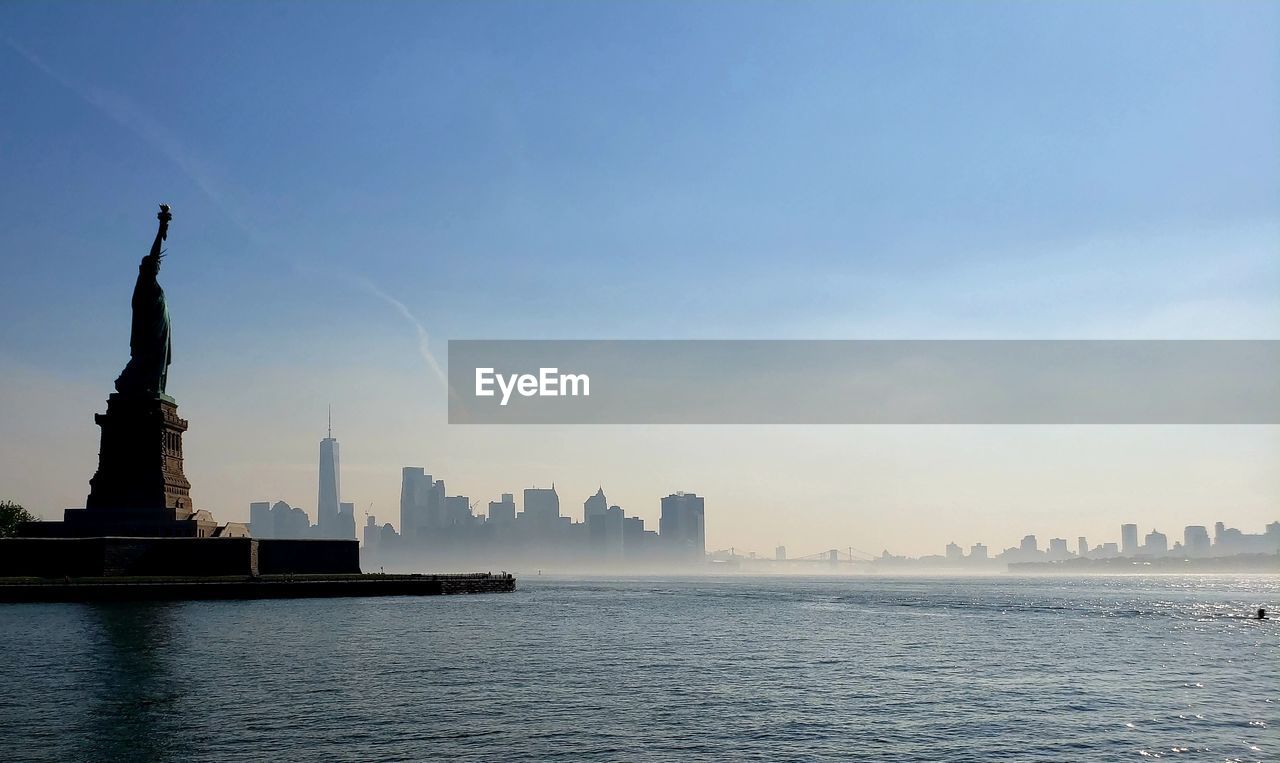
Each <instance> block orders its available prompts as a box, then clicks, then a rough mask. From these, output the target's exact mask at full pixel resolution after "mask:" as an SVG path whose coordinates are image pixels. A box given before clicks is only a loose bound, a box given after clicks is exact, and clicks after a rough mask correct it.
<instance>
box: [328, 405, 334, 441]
mask: <svg viewBox="0 0 1280 763" xmlns="http://www.w3.org/2000/svg"><path fill="white" fill-rule="evenodd" d="M329 439H330V440H332V439H333V406H332V405H330V406H329Z"/></svg>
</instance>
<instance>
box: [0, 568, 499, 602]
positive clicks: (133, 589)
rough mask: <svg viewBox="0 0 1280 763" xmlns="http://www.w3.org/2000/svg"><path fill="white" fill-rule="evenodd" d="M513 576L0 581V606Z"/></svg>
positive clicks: (260, 595)
mask: <svg viewBox="0 0 1280 763" xmlns="http://www.w3.org/2000/svg"><path fill="white" fill-rule="evenodd" d="M515 587H516V580H515V577H513V576H512V575H509V574H506V573H503V574H498V575H494V574H491V573H474V574H457V575H271V576H264V577H256V578H247V577H220V578H219V577H213V578H157V577H138V578H122V577H119V578H79V579H71V580H62V581H57V580H47V579H21V578H10V579H8V580H0V602H92V601H158V600H168V601H187V600H208V599H300V598H333V597H342V596H442V595H457V594H471V593H508V592H511V591H514V590H515Z"/></svg>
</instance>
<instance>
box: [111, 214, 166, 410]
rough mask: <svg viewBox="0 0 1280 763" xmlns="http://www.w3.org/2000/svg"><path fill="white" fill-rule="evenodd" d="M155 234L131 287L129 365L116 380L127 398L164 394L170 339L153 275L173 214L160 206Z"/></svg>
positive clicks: (162, 298)
mask: <svg viewBox="0 0 1280 763" xmlns="http://www.w3.org/2000/svg"><path fill="white" fill-rule="evenodd" d="M156 218H157V219H158V220H159V221H160V227H159V229H158V230H157V231H156V239H155V242H154V243H153V244H152V245H151V253H150V254H148V255H147V256H146V257H143V258H142V262H140V263H139V264H138V281H137V283H136V284H135V285H134V287H133V324H132V327H131V329H130V331H129V364H128V365H127V366H125V367H124V371H122V372H121V373H120V378H118V379H116V391H118V392H120V393H121V394H126V395H145V396H159V395H163V394H164V393H165V384H166V382H167V381H168V377H169V361H170V360H171V359H172V351H171V345H170V339H169V306H168V304H167V303H166V302H165V299H164V289H162V288H160V283H159V281H157V280H156V276H157V275H159V273H160V261H161V260H162V259H163V258H164V250H163V249H161V245H162V244H163V242H164V241H165V239H167V238H168V237H169V221H170V220H172V219H173V214H172V213H171V212H170V211H169V205H168V204H161V205H160V211H159V213H157V214H156Z"/></svg>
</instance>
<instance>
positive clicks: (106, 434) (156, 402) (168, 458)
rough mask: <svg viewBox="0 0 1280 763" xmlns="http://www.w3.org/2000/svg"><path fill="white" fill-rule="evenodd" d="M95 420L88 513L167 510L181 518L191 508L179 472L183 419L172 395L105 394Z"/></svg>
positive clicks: (187, 485)
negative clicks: (97, 433) (98, 432)
mask: <svg viewBox="0 0 1280 763" xmlns="http://www.w3.org/2000/svg"><path fill="white" fill-rule="evenodd" d="M94 420H95V421H96V422H97V424H98V426H99V427H101V428H102V441H101V445H100V446H99V448H98V471H97V473H96V474H94V475H93V479H91V480H89V498H88V500H87V501H86V502H85V508H86V509H87V510H88V511H89V512H97V511H112V512H114V511H116V510H121V509H124V510H129V511H134V510H141V509H156V510H171V511H172V512H173V518H174V519H179V520H180V519H186V518H187V516H189V515H190V514H191V513H192V512H193V511H194V509H193V507H192V504H191V483H190V482H188V481H187V478H186V475H185V474H183V471H182V434H183V433H184V432H186V431H187V421H186V420H185V419H182V418H180V417H179V416H178V404H177V403H176V402H175V401H174V400H173V398H171V397H168V396H161V397H149V396H136V395H122V394H120V393H115V394H112V395H111V396H110V397H109V398H107V412H106V413H100V414H97V415H96V416H94Z"/></svg>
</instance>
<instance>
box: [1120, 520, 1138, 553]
mask: <svg viewBox="0 0 1280 763" xmlns="http://www.w3.org/2000/svg"><path fill="white" fill-rule="evenodd" d="M1120 553H1122V554H1124V555H1125V556H1133V555H1134V554H1136V553H1138V526H1137V525H1120Z"/></svg>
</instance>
